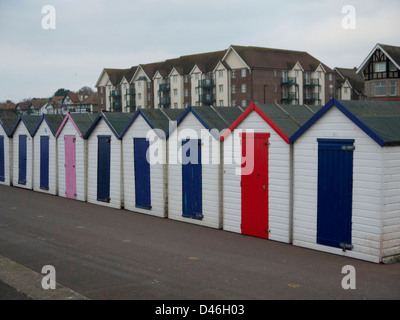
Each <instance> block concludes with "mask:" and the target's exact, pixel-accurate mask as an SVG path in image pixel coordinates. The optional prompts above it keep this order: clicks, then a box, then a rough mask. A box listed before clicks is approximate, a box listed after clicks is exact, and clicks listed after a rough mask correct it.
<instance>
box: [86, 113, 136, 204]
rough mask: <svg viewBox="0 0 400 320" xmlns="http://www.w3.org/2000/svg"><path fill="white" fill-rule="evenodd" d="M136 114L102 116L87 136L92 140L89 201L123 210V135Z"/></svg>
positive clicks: (89, 148) (93, 124) (90, 141)
mask: <svg viewBox="0 0 400 320" xmlns="http://www.w3.org/2000/svg"><path fill="white" fill-rule="evenodd" d="M132 116H133V113H120V112H106V113H100V114H99V115H98V116H97V118H96V119H95V120H94V122H93V123H92V125H91V126H90V128H89V130H88V131H87V132H86V134H85V135H84V138H85V139H88V142H87V143H88V169H87V174H88V178H87V179H88V188H87V201H88V202H89V203H94V204H98V205H103V206H107V207H112V208H116V209H121V207H122V203H123V176H122V143H121V136H120V135H121V133H122V131H123V130H124V129H125V128H126V126H127V124H128V122H129V120H130V118H131V117H132Z"/></svg>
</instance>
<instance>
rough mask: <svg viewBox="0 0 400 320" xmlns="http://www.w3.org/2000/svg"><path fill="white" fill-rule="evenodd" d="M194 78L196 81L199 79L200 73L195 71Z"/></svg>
mask: <svg viewBox="0 0 400 320" xmlns="http://www.w3.org/2000/svg"><path fill="white" fill-rule="evenodd" d="M194 79H195V80H196V81H198V80H199V79H200V74H198V73H196V74H195V75H194Z"/></svg>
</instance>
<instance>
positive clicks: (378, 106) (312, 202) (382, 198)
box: [290, 99, 400, 263]
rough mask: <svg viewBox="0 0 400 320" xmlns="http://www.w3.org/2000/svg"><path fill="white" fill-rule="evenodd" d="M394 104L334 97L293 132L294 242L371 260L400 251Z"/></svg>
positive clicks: (398, 106) (399, 108)
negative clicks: (340, 99) (339, 99)
mask: <svg viewBox="0 0 400 320" xmlns="http://www.w3.org/2000/svg"><path fill="white" fill-rule="evenodd" d="M399 124H400V102H388V101H351V100H346V101H345V100H342V101H338V100H336V99H332V100H331V101H330V102H329V103H327V104H326V105H325V106H324V107H323V108H322V109H321V110H320V111H318V112H317V113H316V114H315V115H314V116H313V117H312V118H311V119H310V120H309V121H308V122H306V123H305V125H303V126H302V127H301V128H300V129H299V130H298V131H297V132H296V133H295V134H294V135H293V136H292V137H291V138H290V142H291V143H293V145H294V168H293V170H294V197H293V208H294V213H293V216H294V219H293V244H294V245H296V246H301V247H306V248H309V249H314V250H320V251H324V252H329V253H333V254H338V255H342V256H346V257H352V258H357V259H362V260H366V261H371V262H375V263H380V262H388V261H390V260H392V259H394V258H395V257H396V256H399V255H400V125H399Z"/></svg>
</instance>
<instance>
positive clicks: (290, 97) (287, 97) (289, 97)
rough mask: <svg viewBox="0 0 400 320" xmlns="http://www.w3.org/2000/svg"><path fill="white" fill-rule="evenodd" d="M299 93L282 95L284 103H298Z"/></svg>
mask: <svg viewBox="0 0 400 320" xmlns="http://www.w3.org/2000/svg"><path fill="white" fill-rule="evenodd" d="M297 100H298V98H297V93H296V92H288V93H286V94H283V95H282V102H283V103H284V102H292V101H297Z"/></svg>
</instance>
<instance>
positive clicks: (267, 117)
mask: <svg viewBox="0 0 400 320" xmlns="http://www.w3.org/2000/svg"><path fill="white" fill-rule="evenodd" d="M320 108H321V107H319V106H307V105H288V104H277V103H275V104H255V103H251V105H250V106H249V107H247V108H246V110H245V111H244V112H243V114H242V115H241V116H240V117H238V119H237V120H236V121H235V122H234V123H232V125H231V126H230V127H229V131H227V132H226V133H224V135H223V136H222V137H221V140H223V139H225V138H226V137H227V136H228V135H229V134H230V133H231V132H232V131H233V130H235V128H236V127H237V126H238V125H239V124H240V123H241V122H242V121H243V120H244V119H245V118H246V117H247V116H248V114H249V113H250V112H252V111H255V112H256V113H257V114H258V115H259V116H260V117H261V118H262V119H263V120H264V121H265V122H266V123H268V124H269V125H270V126H271V127H272V129H274V130H275V132H276V133H277V134H278V135H279V136H280V137H281V138H282V139H283V140H284V141H286V142H287V143H290V141H289V139H290V137H291V136H292V135H293V134H294V133H295V132H297V131H298V130H299V129H300V128H301V127H302V126H303V125H304V124H305V123H306V122H307V121H308V120H309V119H310V118H311V117H312V116H313V115H314V114H315V113H316V112H317V111H318V110H319V109H320Z"/></svg>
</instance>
